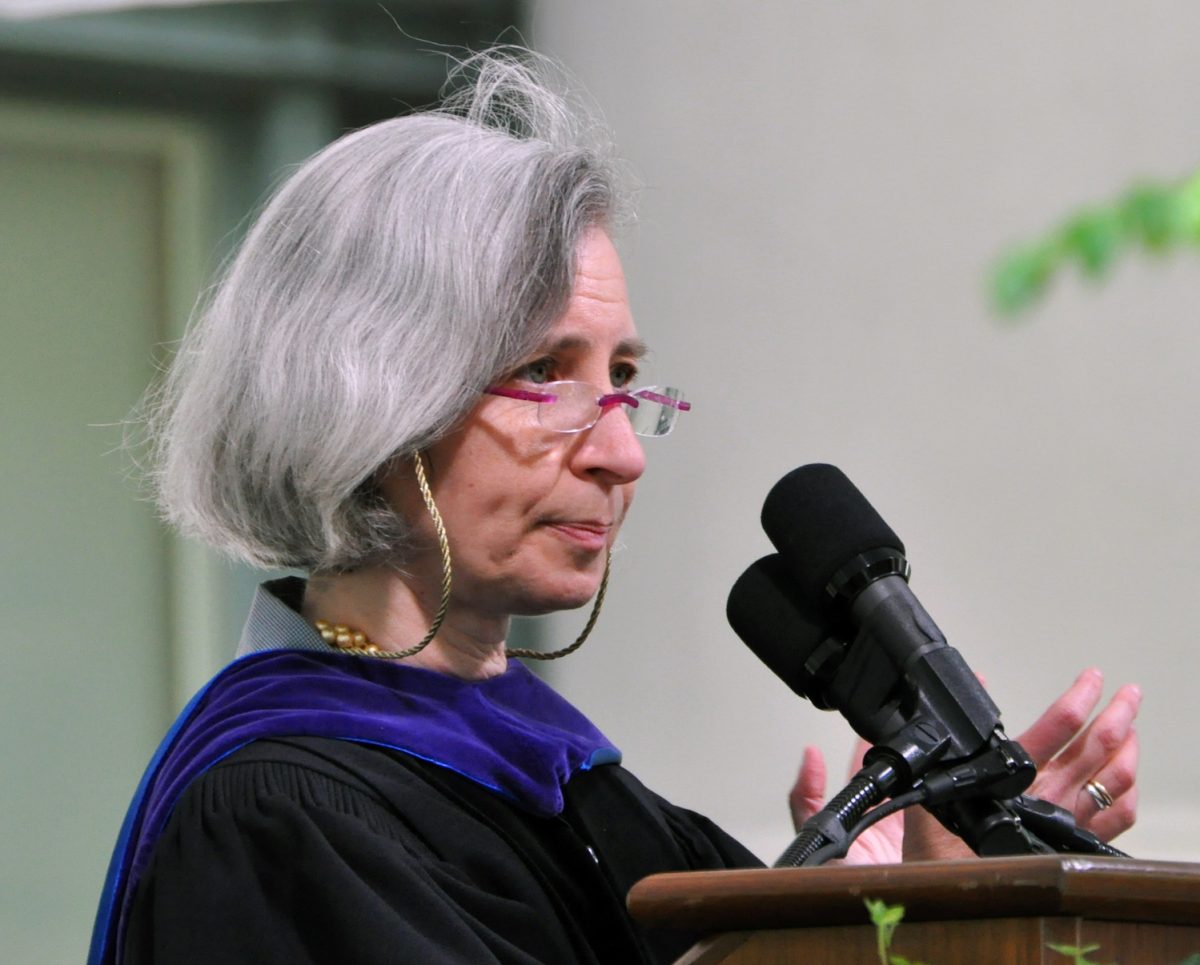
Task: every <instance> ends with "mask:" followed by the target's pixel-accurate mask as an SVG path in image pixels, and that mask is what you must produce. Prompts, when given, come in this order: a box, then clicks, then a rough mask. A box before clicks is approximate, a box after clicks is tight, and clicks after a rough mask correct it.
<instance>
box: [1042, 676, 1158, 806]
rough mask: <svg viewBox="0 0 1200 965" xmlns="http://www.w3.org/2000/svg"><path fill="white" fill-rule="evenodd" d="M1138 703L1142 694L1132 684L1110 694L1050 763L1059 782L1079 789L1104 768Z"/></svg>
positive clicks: (1126, 732)
mask: <svg viewBox="0 0 1200 965" xmlns="http://www.w3.org/2000/svg"><path fill="white" fill-rule="evenodd" d="M1141 701H1142V692H1141V690H1140V689H1139V688H1138V687H1137V686H1135V685H1134V684H1126V685H1125V686H1124V687H1121V688H1120V689H1119V690H1118V691H1117V692H1116V693H1115V694H1113V697H1112V700H1110V701H1109V702H1108V706H1107V707H1105V708H1104V710H1102V711H1101V712H1100V713H1099V714H1098V715H1096V719H1095V720H1093V721H1092V722H1091V724H1089V725H1088V727H1087V728H1086V729H1085V730H1084V732H1083V733H1082V734H1080V735H1079V736H1078V737H1077V738H1076V739H1075V740H1074V741H1072V742H1071V743H1070V745H1068V747H1067V748H1066V749H1065V750H1064V751H1063V752H1062V753H1061V754H1059V756H1058V757H1057V758H1056V759H1055V760H1054V761H1053V762H1052V765H1053V767H1054V769H1055V770H1056V771H1058V772H1059V780H1061V781H1064V782H1066V784H1068V785H1069V784H1079V785H1081V786H1082V784H1083V783H1084V782H1085V781H1088V780H1090V779H1091V778H1092V777H1093V776H1094V775H1096V774H1097V773H1098V772H1099V771H1100V770H1102V769H1103V768H1104V767H1106V766H1107V764H1108V762H1109V761H1110V760H1111V759H1112V758H1113V757H1114V756H1115V755H1116V754H1117V753H1118V752H1119V751H1120V750H1121V748H1122V747H1123V746H1124V744H1125V741H1126V740H1127V739H1128V737H1129V734H1130V732H1131V730H1132V729H1133V722H1134V719H1135V718H1136V717H1137V712H1138V707H1139V705H1140V704H1141Z"/></svg>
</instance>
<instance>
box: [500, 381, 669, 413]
mask: <svg viewBox="0 0 1200 965" xmlns="http://www.w3.org/2000/svg"><path fill="white" fill-rule="evenodd" d="M483 391H484V392H485V393H486V394H488V395H499V396H503V397H504V398H506V399H520V400H521V401H522V402H557V401H558V396H557V395H553V394H551V393H549V392H530V391H528V390H526V389H506V388H504V387H503V386H500V385H493V386H491V387H489V388H487V389H484V390H483ZM637 396H641V397H642V398H643V399H645V400H646V401H648V402H657V403H658V404H659V405H669V406H671V407H672V408H674V409H678V410H679V411H680V412H687V411H689V410H690V409H691V407H692V404H691V403H690V402H684V401H682V400H680V399H672V398H670V397H669V396H665V395H659V394H658V393H657V392H651V391H649V390H648V389H642V390H641V391H639V392H637V393H635V394H634V395H630V394H629V393H627V392H613V393H612V394H611V395H602V396H600V398H599V399H597V400H596V404H597V405H598V406H600V408H602V409H605V408H608V407H609V406H611V405H619V404H622V403H623V404H625V405H630V406H633V408H635V409H636V408H637V406H638V400H637Z"/></svg>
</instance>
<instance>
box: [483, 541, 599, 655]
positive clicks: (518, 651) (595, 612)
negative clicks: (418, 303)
mask: <svg viewBox="0 0 1200 965" xmlns="http://www.w3.org/2000/svg"><path fill="white" fill-rule="evenodd" d="M611 568H612V550H611V549H610V550H609V551H608V554H607V555H606V556H605V557H604V576H603V577H602V578H601V580H600V589H598V590H597V591H596V601H595V602H594V603H593V604H592V614H591V616H589V617H588V622H587V625H586V626H585V627H584V628H583V633H581V634H579V636H578V637H577V638H576V640H575V642H574V643H573V644H571V645H570V646H569V647H563V648H562V649H561V650H551V651H550V652H549V653H543V652H542V651H541V650H529V649H526V648H525V647H513V648H508V647H506V648H505V650H504V653H505V655H506V656H509V657H524V658H525V659H526V660H557V659H558V658H559V657H565V656H566V655H567V654H569V653H574V652H575V651H576V650H578V649H579V648H580V647H582V646H583V641H584V640H586V639H587V638H588V634H590V633H591V632H592V627H594V626H595V625H596V620H597V619H598V618H599V616H600V607H602V606H603V605H604V594H605V593H606V592H607V591H608V573H609V570H610V569H611Z"/></svg>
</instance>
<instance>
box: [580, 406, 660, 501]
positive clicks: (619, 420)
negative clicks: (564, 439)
mask: <svg viewBox="0 0 1200 965" xmlns="http://www.w3.org/2000/svg"><path fill="white" fill-rule="evenodd" d="M580 436H581V437H582V438H580V440H579V444H578V445H577V446H576V447H575V449H574V450H573V451H572V453H571V467H572V469H573V470H574V471H575V472H576V473H578V474H579V475H587V476H591V477H593V478H596V479H601V480H603V481H604V482H605V483H607V484H608V485H613V486H619V485H622V484H624V483H631V482H634V481H635V480H637V478H638V477H639V476H641V474H642V473H643V472H645V470H646V454H645V452H644V451H643V450H642V442H641V440H640V439H639V438H638V437H637V435H636V434H635V433H634V431H633V426H632V425H631V424H630V422H629V417H628V416H627V415H626V414H625V406H624V405H622V404H616V405H610V406H606V407H605V408H604V411H603V412H601V413H600V418H599V419H597V420H596V424H595V425H594V426H592V427H591V428H590V429H586V430H584V431H583V432H581V433H580Z"/></svg>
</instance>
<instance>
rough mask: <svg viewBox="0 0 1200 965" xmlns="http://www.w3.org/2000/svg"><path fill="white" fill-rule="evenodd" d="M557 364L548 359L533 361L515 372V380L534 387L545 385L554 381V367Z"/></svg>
mask: <svg viewBox="0 0 1200 965" xmlns="http://www.w3.org/2000/svg"><path fill="white" fill-rule="evenodd" d="M556 364H557V363H556V362H555V361H554V359H552V358H550V357H548V356H547V357H546V358H541V359H535V360H534V361H532V362H530V363H529V364H528V365H525V366H522V367H521V369H520V370H518V372H517V378H519V379H523V380H524V381H526V382H532V383H533V384H534V385H545V384H546V383H547V382H553V381H554V367H555V365H556Z"/></svg>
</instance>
